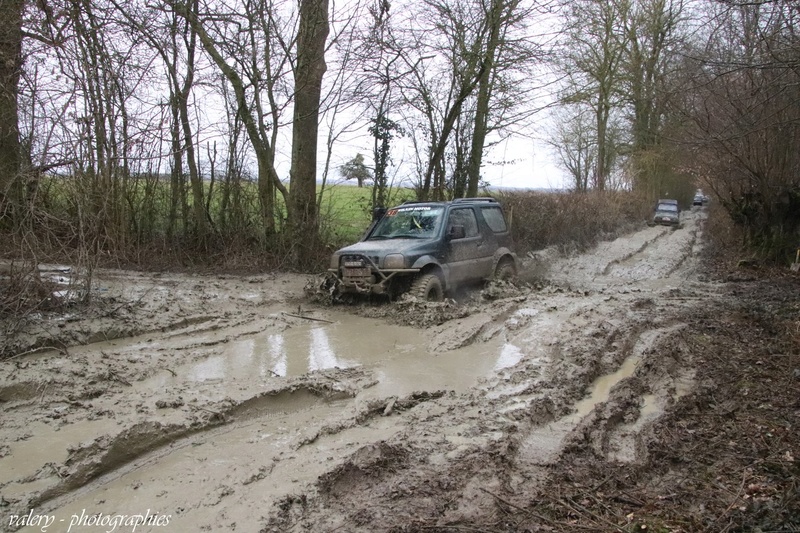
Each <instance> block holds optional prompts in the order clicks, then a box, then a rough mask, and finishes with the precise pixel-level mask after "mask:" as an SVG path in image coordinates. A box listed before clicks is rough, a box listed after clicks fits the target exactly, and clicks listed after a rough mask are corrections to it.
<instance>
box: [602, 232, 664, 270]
mask: <svg viewBox="0 0 800 533" xmlns="http://www.w3.org/2000/svg"><path fill="white" fill-rule="evenodd" d="M666 235H667V233H666V232H665V231H662V232H660V233H659V234H658V235H656V236H655V237H653V238H652V239H650V240H649V241H645V242H644V243H643V244H642V245H641V246H640V247H639V248H638V249H636V250H634V251H632V252H630V253H627V254H625V255H623V256H622V257H619V258H617V259H614V260H613V261H611V262H610V263H608V264H607V265H606V267H605V268H604V269H603V272H602V274H601V275H603V276H607V275H608V274H609V273H610V272H611V270H612V269H613V268H614V267H615V266H616V265H619V264H620V263H624V262H625V261H627V260H629V259H631V258H632V257H635V256H637V255H639V254H640V253H642V252H644V251H645V250H647V248H649V247H650V245H652V244H653V243H654V242H656V241H658V240H660V239H662V238H664V237H665V236H666ZM596 278H597V276H595V279H596Z"/></svg>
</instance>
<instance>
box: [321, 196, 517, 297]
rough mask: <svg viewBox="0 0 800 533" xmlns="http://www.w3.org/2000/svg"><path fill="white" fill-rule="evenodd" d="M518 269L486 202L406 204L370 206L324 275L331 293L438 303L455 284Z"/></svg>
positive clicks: (500, 222)
mask: <svg viewBox="0 0 800 533" xmlns="http://www.w3.org/2000/svg"><path fill="white" fill-rule="evenodd" d="M516 271H517V259H516V254H515V253H514V248H513V244H512V241H511V233H510V230H509V227H508V225H507V224H506V219H505V216H504V214H503V210H502V208H501V207H500V204H499V203H498V202H497V201H496V200H495V199H493V198H464V199H458V200H453V201H452V202H406V203H404V204H402V205H399V206H397V207H393V208H391V209H376V210H375V213H374V215H373V222H372V224H371V225H370V227H369V229H368V230H367V231H366V233H365V235H364V237H363V238H362V240H361V241H360V242H358V243H356V244H353V245H351V246H347V247H345V248H342V249H341V250H338V251H337V252H335V253H334V254H333V256H332V257H331V266H330V269H329V272H330V273H331V274H332V275H333V276H335V278H336V290H337V292H338V293H340V294H342V293H356V294H370V293H372V294H388V295H389V296H390V297H392V298H394V297H397V296H399V295H400V294H403V293H405V292H410V293H411V294H412V295H414V296H416V297H417V298H420V299H422V300H426V301H439V300H441V299H442V297H443V295H444V292H445V291H448V290H451V289H453V288H454V287H456V286H457V285H462V284H466V283H471V282H475V281H479V280H482V279H491V278H498V279H508V278H511V277H513V276H514V275H515V274H516Z"/></svg>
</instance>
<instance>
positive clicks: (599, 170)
mask: <svg viewBox="0 0 800 533" xmlns="http://www.w3.org/2000/svg"><path fill="white" fill-rule="evenodd" d="M629 10H630V3H629V0H599V1H595V0H577V1H576V2H572V3H571V4H570V6H569V8H568V11H567V33H566V35H568V41H567V42H566V44H565V57H564V61H565V64H564V66H565V69H566V72H567V74H568V76H569V77H570V86H569V88H568V89H567V91H566V93H567V94H566V95H565V96H564V100H566V101H568V102H572V103H574V102H582V103H585V104H586V105H589V106H590V107H591V108H592V110H593V113H594V130H595V131H594V137H595V139H596V143H597V157H596V159H595V169H594V177H593V182H594V186H595V188H597V189H598V190H604V189H605V188H606V178H607V177H608V175H609V173H610V172H611V169H612V167H613V164H614V161H615V159H616V155H617V154H616V153H615V152H614V150H613V149H612V147H611V146H610V142H609V128H610V126H611V121H612V114H613V112H614V110H615V109H618V108H619V106H620V81H621V77H622V71H621V63H622V60H623V55H624V52H625V50H626V47H627V45H628V43H627V37H628V36H627V34H626V32H625V31H624V21H625V20H626V17H628V13H629Z"/></svg>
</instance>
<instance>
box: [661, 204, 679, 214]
mask: <svg viewBox="0 0 800 533" xmlns="http://www.w3.org/2000/svg"><path fill="white" fill-rule="evenodd" d="M656 211H671V212H673V213H677V212H678V206H677V205H675V204H658V207H657V208H656Z"/></svg>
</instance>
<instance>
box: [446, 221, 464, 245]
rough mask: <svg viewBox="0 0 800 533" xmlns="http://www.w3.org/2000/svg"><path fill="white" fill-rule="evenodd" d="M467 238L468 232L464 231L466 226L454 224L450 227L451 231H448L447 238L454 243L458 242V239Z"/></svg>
mask: <svg viewBox="0 0 800 533" xmlns="http://www.w3.org/2000/svg"><path fill="white" fill-rule="evenodd" d="M466 236H467V232H466V231H464V226H461V225H458V224H453V225H452V226H450V229H449V230H448V231H447V238H448V239H450V240H451V241H454V240H457V239H463V238H464V237H466Z"/></svg>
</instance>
